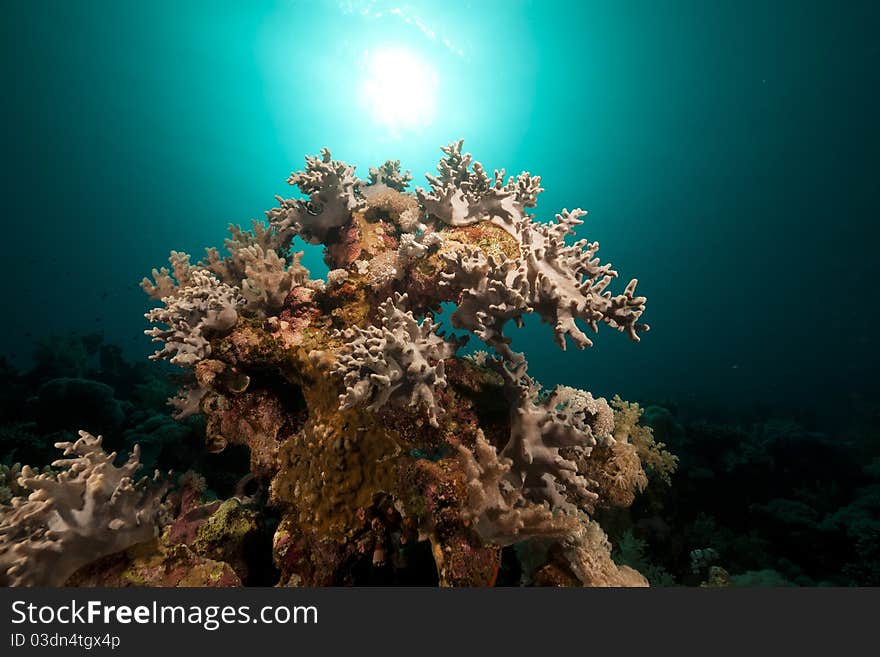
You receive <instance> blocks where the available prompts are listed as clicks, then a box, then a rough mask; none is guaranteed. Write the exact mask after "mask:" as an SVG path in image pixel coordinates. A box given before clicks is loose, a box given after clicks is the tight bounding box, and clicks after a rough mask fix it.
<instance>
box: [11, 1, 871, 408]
mask: <svg viewBox="0 0 880 657" xmlns="http://www.w3.org/2000/svg"><path fill="white" fill-rule="evenodd" d="M872 5H873V6H872ZM395 10H397V11H395ZM877 14H878V10H877V9H876V5H874V4H873V3H863V4H860V3H845V6H844V7H842V8H841V7H838V6H836V4H835V3H831V2H828V3H805V2H775V3H764V2H751V1H748V2H712V3H706V2H666V3H659V2H626V1H616V2H532V3H526V2H507V3H500V2H472V3H456V2H450V3H443V6H441V3H435V2H425V3H404V4H400V3H382V2H341V3H340V2H290V1H288V2H247V3H245V2H240V3H234V2H210V3H207V2H187V3H177V2H166V1H161V0H160V1H157V2H156V1H154V2H149V3H134V2H130V3H129V2H122V3H106V2H101V3H96V2H76V3H61V2H39V3H30V2H15V3H10V4H9V5H7V9H6V16H5V18H4V21H3V25H4V28H3V29H4V34H3V39H2V41H3V47H4V49H5V50H6V51H7V52H6V53H4V57H3V77H4V90H5V96H6V99H5V102H4V103H3V112H4V121H3V123H4V126H5V130H4V142H5V149H4V150H5V152H6V153H7V158H6V159H7V166H6V171H5V174H4V194H3V197H4V201H5V213H4V214H5V217H6V221H5V222H4V226H5V230H4V232H5V246H6V253H5V254H4V262H5V263H6V268H7V285H6V310H5V313H4V321H3V323H2V328H0V339H2V344H3V346H4V350H3V353H4V354H5V355H7V357H10V358H12V359H13V360H14V361H16V362H18V361H22V362H23V361H25V360H26V354H27V350H28V349H29V345H30V342H31V340H32V338H33V337H36V336H41V335H48V334H52V333H66V332H68V331H71V330H74V331H78V332H88V331H93V330H101V331H104V333H105V334H106V336H107V338H108V339H109V340H111V341H115V342H120V343H124V344H125V345H127V347H126V349H127V351H128V352H129V354H130V355H145V354H146V353H147V352H148V349H149V345H148V342H147V339H146V338H145V337H144V336H143V335H142V331H143V329H144V328H145V326H146V322H145V320H143V318H142V314H143V312H144V311H145V308H146V306H147V303H146V299H145V298H144V296H143V295H142V293H141V291H140V290H139V289H138V288H137V282H138V281H139V280H140V278H141V277H142V276H143V275H144V274H146V273H148V272H149V270H150V268H152V267H154V266H158V265H161V264H162V263H164V261H165V259H166V258H167V253H168V251H169V250H170V249H172V248H173V249H182V250H186V251H188V252H191V253H193V254H200V253H201V249H202V248H203V247H204V246H205V245H208V244H217V245H220V244H221V243H222V240H223V237H224V234H225V227H226V224H227V223H228V222H235V223H247V222H248V221H249V219H250V218H251V217H261V216H262V211H263V210H265V209H268V208H269V207H271V205H272V204H273V195H274V194H289V193H290V190H289V189H288V188H287V186H286V185H285V182H284V181H285V178H286V176H287V175H288V173H289V172H290V171H291V170H293V169H298V168H301V165H302V162H303V156H304V155H305V154H314V153H316V152H317V151H318V150H319V149H320V148H321V147H323V146H328V147H330V148H331V149H332V151H333V153H334V156H336V157H339V158H341V159H344V160H346V161H349V162H353V163H357V164H358V166H359V168H358V172H359V173H360V174H361V175H362V176H365V175H366V172H367V169H368V167H369V166H375V165H377V164H379V163H380V162H382V161H384V160H385V159H386V158H399V159H401V160H402V162H403V165H404V166H405V167H406V168H409V169H411V170H412V172H413V174H414V176H415V178H416V183H417V184H423V180H424V179H423V178H422V175H423V174H424V173H425V172H428V171H432V170H433V168H434V166H435V164H436V161H437V159H438V158H439V156H440V152H439V150H438V147H439V146H440V145H442V144H445V143H448V142H450V141H452V140H455V139H457V138H460V137H463V138H464V139H465V146H466V148H467V150H469V151H471V152H472V153H474V155H475V156H476V158H477V159H478V160H480V161H481V162H483V163H484V164H485V165H486V167H487V168H489V169H490V170H491V169H492V168H496V167H499V168H500V167H506V168H507V170H508V172H512V173H516V172H518V171H520V170H522V169H528V170H530V171H531V172H532V173H535V174H540V175H541V176H542V177H543V181H544V186H545V187H546V189H547V191H546V192H545V193H544V194H543V195H542V196H541V198H540V201H539V206H538V215H539V216H540V217H543V218H552V216H553V214H555V213H556V212H558V211H559V210H560V209H562V208H563V207H568V208H572V207H576V206H579V207H582V208H584V209H587V210H589V212H590V214H589V216H588V218H587V223H586V224H585V226H583V227H582V234H583V235H588V236H589V237H590V238H591V239H597V240H599V241H600V242H601V244H602V250H601V251H600V254H603V255H604V259H608V260H611V261H612V262H613V263H614V264H615V266H616V267H617V268H618V269H619V271H620V272H621V277H622V278H624V279H626V280H628V279H629V278H630V277H638V278H639V279H640V284H639V287H640V289H641V292H642V293H643V294H645V295H646V296H648V299H649V302H648V311H647V312H646V314H645V317H644V318H645V319H646V320H647V321H648V322H649V323H650V324H651V325H652V331H651V332H650V333H649V334H647V335H646V336H645V338H644V339H643V340H642V342H641V344H638V345H634V344H631V343H629V342H628V341H627V340H626V339H625V338H624V337H622V336H618V335H615V334H613V333H612V332H611V331H607V330H606V331H602V332H601V333H600V335H599V336H598V338H597V339H596V346H595V347H594V348H593V349H592V350H588V351H586V352H577V351H574V352H568V353H562V352H560V351H559V350H558V349H557V348H556V347H555V345H554V344H553V343H552V340H551V332H550V329H549V327H547V326H542V325H540V324H537V323H530V324H529V325H527V326H526V328H525V329H523V330H522V331H520V332H519V333H518V334H517V335H516V338H515V342H514V347H515V348H517V349H520V350H525V351H526V352H527V353H528V356H529V361H530V363H531V370H532V372H533V374H535V376H537V377H538V378H539V379H541V380H544V381H545V382H546V383H548V384H553V383H566V384H570V385H577V386H579V387H584V388H589V389H591V390H593V391H595V392H597V393H600V394H606V395H607V394H613V393H620V394H621V395H623V396H624V397H626V398H666V397H669V398H673V399H677V400H681V401H693V402H694V403H696V402H698V401H700V402H702V401H707V402H709V403H712V404H716V405H722V406H731V407H739V408H743V409H745V408H748V407H751V406H754V405H755V404H760V403H763V404H766V405H768V406H775V405H782V406H785V405H797V406H802V407H808V408H812V409H814V410H816V409H818V410H817V412H828V411H829V410H833V411H835V412H838V413H845V412H846V409H847V408H848V407H849V405H851V404H853V403H860V402H862V401H865V400H872V399H874V398H876V391H877V382H876V377H875V375H874V372H875V371H876V368H877V365H878V358H877V350H876V347H875V346H874V345H873V344H872V341H873V337H874V333H875V331H876V329H875V326H876V323H877V320H878V312H877V307H876V306H877V305H876V302H875V301H874V300H873V297H872V291H873V284H874V282H875V280H876V272H877V265H876V259H877V258H876V253H875V251H876V244H877V238H878V236H880V235H878V232H880V231H878V228H877V222H876V217H877V207H878V200H880V199H878V185H877V179H878V177H877V174H878V170H877V168H878V164H877V153H878V146H880V138H878V129H877V120H876V117H877V116H880V107H878V105H880V103H878V99H877V96H876V89H877V88H878V82H880V79H878V78H880V74H878V71H880V67H878V58H880V52H878V46H877V43H876V26H877ZM388 53H392V55H391V56H392V57H393V56H394V53H398V54H399V53H403V55H400V57H401V58H402V59H403V64H404V65H403V66H402V70H403V71H405V73H406V75H408V76H409V78H408V79H407V78H406V75H404V76H403V79H404V80H406V82H405V84H404V85H403V86H401V85H399V84H396V83H394V76H391V81H390V82H389V80H388V76H387V63H388V62H387V57H388V56H389V55H388ZM383 56H384V57H386V59H383ZM377 58H378V59H377ZM377 62H378V63H377ZM376 67H378V70H377V68H376ZM371 76H373V77H375V76H378V77H379V78H380V81H381V84H383V85H386V86H385V87H383V88H382V90H381V91H380V93H379V94H378V96H377V94H375V93H374V94H373V96H370V92H369V87H368V89H367V91H365V90H364V85H365V81H366V80H370V79H371ZM387 85H390V87H388V86H387ZM373 88H375V85H374V87H373ZM386 92H387V93H386ZM389 94H399V95H400V98H401V103H400V104H403V105H404V106H405V108H410V109H406V110H405V111H400V112H397V111H394V110H395V108H396V107H397V106H396V105H395V104H394V103H391V104H390V105H389V104H388V100H389V99H388V95H389ZM411 94H415V95H416V96H418V97H419V100H417V101H414V100H413V99H412V98H409V97H408V96H409V95H411ZM306 264H307V265H308V266H310V267H311V268H312V269H313V270H315V271H317V272H320V271H321V268H322V267H323V265H322V263H321V257H320V252H318V251H316V250H314V249H313V250H312V251H311V252H310V253H309V254H308V255H307V258H306ZM624 282H625V281H624ZM621 287H622V286H621Z"/></svg>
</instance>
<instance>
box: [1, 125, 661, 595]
mask: <svg viewBox="0 0 880 657" xmlns="http://www.w3.org/2000/svg"><path fill="white" fill-rule="evenodd" d="M443 154H444V157H443V159H441V161H440V163H439V165H438V175H437V176H430V175H429V176H428V183H429V189H428V190H427V191H426V190H424V189H416V190H415V192H414V193H410V192H408V191H406V190H407V187H408V185H409V183H410V181H411V179H412V177H411V176H410V174H409V172H408V171H407V172H402V171H401V167H400V163H399V162H398V161H387V162H385V163H384V164H382V165H381V166H379V167H377V168H373V169H370V173H369V180H361V179H359V178H357V176H356V175H355V167H354V166H351V165H349V164H347V163H345V162H342V161H339V160H334V159H332V156H331V154H330V151H329V150H327V149H324V150H322V151H321V153H320V154H319V155H318V156H314V157H307V158H306V165H305V169H304V170H303V171H299V172H294V173H292V174H291V176H290V177H289V179H288V182H289V183H290V184H291V185H294V186H296V187H297V188H298V190H299V192H300V194H301V196H302V197H301V198H290V199H284V198H281V197H278V206H277V207H275V208H273V209H271V210H269V211H268V212H267V213H266V216H267V220H268V223H261V222H257V221H255V222H253V224H252V228H251V229H249V230H244V229H242V228H240V227H239V226H230V228H229V230H230V237H229V238H228V239H227V240H226V243H225V248H226V254H225V255H221V253H220V252H219V251H218V250H216V249H213V248H210V249H207V252H206V255H205V257H204V259H202V260H201V261H199V262H196V263H194V262H193V259H192V258H191V257H190V256H189V255H188V254H186V253H182V252H172V253H171V256H170V258H169V262H170V269H169V268H162V269H158V270H153V272H152V280H151V279H144V280H143V282H142V284H141V285H142V287H143V289H144V291H145V292H146V293H147V294H148V295H149V296H150V298H151V299H153V300H154V301H156V302H158V303H159V305H158V306H157V307H155V308H153V309H152V310H151V311H150V312H149V313H147V315H146V317H147V318H148V320H149V321H150V322H151V323H152V324H153V325H154V326H153V327H152V328H150V329H149V330H147V331H146V333H147V335H149V336H151V337H152V338H153V340H154V341H156V342H159V343H161V348H160V349H159V350H158V351H156V353H155V354H153V356H152V358H153V360H156V361H167V363H170V364H171V365H175V366H178V367H181V368H183V369H184V370H185V373H184V374H183V375H182V376H181V377H179V380H180V381H181V383H182V387H181V388H180V389H179V391H178V393H177V394H176V395H173V396H172V397H171V398H170V400H169V403H170V404H171V405H172V406H173V407H174V408H175V409H176V413H175V415H176V417H177V418H178V419H179V421H181V422H182V424H181V425H180V426H181V427H182V429H181V430H180V431H179V432H178V431H175V430H174V429H173V427H172V426H170V425H169V424H168V421H167V420H166V419H164V418H161V417H157V416H155V415H151V414H149V413H148V414H145V415H141V416H138V417H136V418H134V419H132V420H131V421H129V420H128V419H127V418H125V417H120V416H119V413H118V412H117V411H118V406H114V404H117V405H118V403H119V402H118V401H117V400H116V399H115V397H114V389H113V388H112V387H111V386H109V385H107V386H104V388H101V387H100V385H98V384H95V385H92V384H88V385H84V384H79V388H77V389H82V390H84V391H85V392H83V393H82V394H88V395H91V397H93V398H94V399H96V400H98V401H97V402H96V404H97V406H98V408H99V409H101V410H106V411H107V413H109V416H108V417H109V418H110V420H106V422H109V423H110V424H112V425H113V426H114V428H117V429H118V428H120V427H122V428H121V429H120V433H121V436H122V439H123V442H124V443H125V444H128V445H130V444H131V443H132V442H134V441H137V442H144V443H145V445H148V446H149V450H148V452H149V454H148V456H147V457H146V458H147V459H148V460H149V461H150V462H157V461H160V460H162V459H167V458H170V457H169V456H167V455H166V452H167V450H166V446H167V445H169V444H173V443H174V442H175V441H182V442H186V441H187V440H188V439H189V437H190V436H191V435H192V434H191V433H190V432H189V430H188V429H187V427H188V425H187V424H186V422H188V421H189V420H187V418H189V417H190V416H193V415H196V414H201V415H202V416H203V419H204V437H205V444H204V446H203V448H202V453H201V454H200V455H198V456H196V457H195V458H194V460H198V459H207V458H208V456H206V455H211V456H212V457H213V458H223V455H228V459H229V460H230V461H234V462H236V463H237V464H238V465H239V467H240V468H241V476H240V477H239V478H238V479H237V480H234V481H232V482H217V480H216V479H215V480H214V481H215V482H217V483H216V484H215V485H217V486H220V484H221V483H222V486H223V487H224V488H225V492H224V494H220V495H218V494H216V491H212V490H209V489H208V484H207V482H206V480H202V479H200V478H199V477H197V476H192V475H187V476H186V477H184V480H183V481H182V483H181V485H180V488H179V489H178V490H176V491H175V492H174V493H172V494H170V495H168V496H167V497H166V488H165V486H157V487H150V486H148V485H147V482H146V481H142V482H139V483H137V484H135V483H134V482H133V480H132V476H133V473H134V471H135V470H136V469H137V468H138V467H139V451H138V450H137V449H134V450H133V451H132V456H131V457H130V459H129V461H128V462H127V463H126V464H125V465H123V466H122V467H121V468H116V467H115V466H113V464H112V459H113V457H114V455H107V454H106V453H105V452H104V451H103V450H102V448H101V441H100V439H95V438H92V437H91V435H89V434H87V433H85V432H83V433H82V434H81V435H82V438H81V439H80V440H79V441H77V442H76V443H59V447H61V448H63V449H65V450H66V451H65V454H67V455H73V456H74V458H72V459H69V460H66V461H58V462H56V463H55V464H54V467H57V468H60V469H61V470H62V471H61V472H59V473H57V474H55V473H51V474H45V475H39V476H37V475H34V474H33V472H32V471H31V470H29V469H27V468H24V469H22V471H21V474H20V476H19V477H18V482H19V484H20V486H22V487H23V489H22V490H16V491H14V492H10V495H15V496H14V497H13V499H12V503H11V505H8V506H6V507H0V509H2V510H0V513H2V514H3V516H2V517H3V521H2V523H0V527H2V529H0V535H2V543H0V546H2V547H0V563H2V564H3V566H4V567H3V572H5V577H7V578H8V581H9V582H10V583H16V584H34V583H52V584H60V583H63V582H65V581H70V582H72V583H78V584H82V585H106V584H115V585H123V584H124V585H156V584H161V585H175V586H177V585H190V584H199V585H235V584H254V583H266V582H279V583H281V584H283V585H306V586H310V585H328V584H351V583H357V582H359V581H364V575H363V573H365V572H366V573H371V575H370V576H371V577H372V576H376V577H378V576H379V574H380V573H384V574H383V575H382V577H384V578H385V581H390V582H392V583H406V582H414V583H437V584H440V585H444V586H486V585H493V584H495V583H497V582H498V580H499V577H501V576H503V577H505V578H508V580H507V581H509V579H510V578H511V577H518V578H519V581H521V582H523V583H532V584H541V585H558V586H629V585H637V586H641V585H645V584H646V583H647V582H646V580H645V578H644V577H643V576H642V575H640V574H639V573H638V572H636V571H635V570H634V569H632V568H630V567H628V566H622V565H618V564H616V563H615V562H614V560H613V559H612V557H611V544H610V542H609V540H608V537H607V535H606V533H605V531H604V530H603V527H601V526H600V523H599V520H598V514H599V513H601V512H602V511H603V510H606V509H612V508H620V507H627V506H629V505H630V504H632V502H633V500H634V498H635V496H636V495H637V493H638V492H640V491H641V490H642V489H644V488H645V486H646V484H647V481H648V479H647V475H646V472H645V468H647V469H648V470H649V472H657V473H658V475H659V476H660V477H661V478H667V477H668V475H669V474H670V473H671V471H672V470H673V469H674V467H675V462H674V457H671V456H670V455H669V454H668V452H665V451H664V450H663V445H662V444H657V443H654V442H653V439H652V437H651V434H650V431H649V430H645V429H643V428H641V427H640V426H639V424H638V421H639V415H640V411H639V410H638V407H635V406H629V405H626V404H625V403H624V402H621V401H620V400H618V399H615V401H614V402H612V404H611V405H609V404H608V402H607V401H606V400H605V399H604V398H602V397H596V396H593V395H592V394H591V393H589V392H587V391H585V390H579V389H576V388H572V387H568V386H556V387H553V388H548V389H545V388H544V387H542V386H541V385H540V384H539V383H538V382H537V381H535V380H534V379H533V378H532V377H530V376H529V375H528V374H527V368H528V364H527V361H526V356H525V355H524V354H521V353H516V352H514V351H513V350H512V349H511V347H510V335H509V333H507V330H508V327H507V325H508V323H509V321H511V320H512V322H513V323H514V324H517V325H520V324H522V322H523V319H524V317H525V316H526V315H529V314H534V315H536V316H538V317H540V318H541V319H542V320H543V321H545V322H547V323H549V324H550V326H551V327H552V332H553V337H554V341H555V343H556V344H557V345H558V346H559V347H560V348H562V349H565V347H566V343H567V341H568V340H569V339H570V340H571V341H572V342H573V343H574V344H575V345H576V346H577V347H579V348H584V347H587V346H591V345H592V340H591V339H590V338H589V337H588V336H587V334H586V332H585V331H586V330H590V331H592V332H597V331H598V330H599V326H600V324H605V325H607V326H610V327H611V328H613V329H615V330H618V331H620V332H624V333H625V334H626V335H627V336H628V337H629V338H630V339H631V340H634V341H638V340H639V334H640V333H641V332H642V331H645V330H647V328H648V327H647V325H645V324H643V323H641V321H640V318H641V315H642V313H643V311H644V309H645V298H644V297H642V296H637V295H636V293H635V286H636V281H635V279H633V280H632V281H631V282H630V283H629V284H628V285H626V286H625V287H624V290H623V292H622V293H620V294H617V295H612V292H611V291H610V290H609V287H610V285H611V283H612V281H613V279H614V278H616V277H617V272H616V271H614V270H613V269H611V267H610V265H608V264H601V263H600V261H599V259H598V258H597V250H598V244H597V243H595V242H590V241H588V240H586V239H575V240H574V241H570V240H569V237H572V236H574V235H575V233H576V232H578V231H579V226H580V224H581V223H582V221H581V217H582V216H583V215H584V214H585V213H584V212H583V211H581V210H579V209H575V210H572V211H570V212H569V211H568V210H563V211H562V212H561V213H559V214H557V215H556V218H555V220H554V221H550V222H541V221H538V220H536V219H535V218H534V217H533V216H532V215H530V214H528V211H529V210H531V209H532V208H534V207H535V206H536V204H537V197H538V195H539V194H540V193H541V192H542V191H543V190H542V188H541V179H540V178H539V177H537V176H532V175H531V174H529V173H527V172H523V173H521V174H520V175H518V176H516V177H511V178H508V179H507V180H506V181H505V174H504V171H496V172H495V173H494V175H493V176H491V177H490V176H489V175H488V174H487V172H486V170H485V169H484V168H483V166H482V165H481V164H480V163H479V162H476V161H474V160H473V158H472V156H471V155H470V154H468V153H463V152H462V142H461V141H459V142H455V143H453V144H450V145H449V146H446V147H444V148H443ZM295 238H298V239H301V240H304V241H305V242H308V243H311V244H322V245H323V247H324V259H325V261H326V263H327V265H328V268H329V273H328V275H327V276H326V280H325V281H321V280H313V279H312V278H311V277H310V274H309V272H308V271H307V270H306V269H305V268H304V267H303V266H302V264H301V261H300V258H301V256H302V254H301V253H292V252H291V251H292V246H293V241H294V239H295ZM450 304H451V305H454V309H453V310H452V312H451V313H450V316H449V318H448V322H447V323H450V324H451V325H452V327H454V328H456V329H461V330H464V331H466V332H468V333H469V334H470V336H467V337H474V338H476V339H479V340H481V341H482V342H483V346H485V348H486V349H487V351H485V352H477V353H475V354H472V355H470V356H463V355H459V352H460V351H461V350H462V347H463V346H464V344H465V342H466V338H465V337H459V336H447V335H445V334H444V333H443V332H442V331H440V327H441V324H443V321H442V318H441V320H440V321H438V317H440V316H441V315H442V312H443V309H444V307H445V306H446V305H450ZM111 356H112V354H109V353H108V355H107V358H108V362H109V360H112V358H111ZM167 363H166V364H167ZM58 376H61V375H60V374H56V377H58ZM66 376H67V377H68V378H66V379H59V381H62V382H67V383H64V386H68V387H69V386H70V385H71V384H70V383H69V382H70V381H74V382H76V381H77V379H75V378H72V377H75V376H83V372H82V371H77V372H75V373H73V374H69V375H66ZM53 385H55V386H56V387H58V386H61V383H55V384H53ZM98 388H100V392H101V394H98ZM105 388H106V389H105ZM65 390H66V388H65ZM46 394H47V395H48V393H46ZM138 394H143V395H149V396H151V397H154V396H155V394H156V391H155V390H150V389H147V388H146V387H144V386H143V384H142V387H141V388H140V389H139V391H138ZM114 409H116V410H114ZM96 417H98V419H99V420H100V421H101V422H105V420H104V419H101V418H102V416H100V415H96ZM97 421H98V420H95V422H97ZM114 422H115V424H114ZM59 428H68V427H66V426H65V427H59ZM184 452H185V450H184ZM188 467H190V466H187V467H186V468H185V469H188ZM7 486H8V484H7ZM27 490H32V491H34V492H31V493H30V494H29V495H28V497H27V498H26V499H25V498H23V497H22V496H23V495H24V493H26V492H27ZM10 491H12V489H11V488H10ZM253 554H262V555H264V558H262V560H260V559H259V558H258V559H257V560H256V561H254V558H253ZM511 554H517V555H520V557H521V558H520V561H521V563H520V566H519V575H517V576H512V575H510V574H509V573H507V572H506V566H505V565H504V559H505V558H504V555H508V557H509V555H511ZM87 555H88V556H87ZM50 558H52V559H58V560H59V563H60V564H61V565H60V566H59V565H58V564H56V566H55V567H54V568H53V569H52V571H51V575H49V574H48V573H49V572H50V571H49V570H48V569H45V568H42V566H41V564H42V563H44V561H45V560H46V559H50ZM97 559H100V561H98V562H96V560H97ZM425 564H428V567H427V568H426V566H425ZM151 569H153V570H156V569H158V570H161V571H162V572H163V573H164V575H162V576H157V575H155V574H153V575H151V574H150V573H151ZM41 573H42V574H41ZM425 573H428V575H427V577H426V576H425ZM41 578H42V579H41ZM47 578H48V579H47Z"/></svg>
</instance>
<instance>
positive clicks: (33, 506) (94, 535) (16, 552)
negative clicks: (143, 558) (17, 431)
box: [0, 431, 167, 586]
mask: <svg viewBox="0 0 880 657" xmlns="http://www.w3.org/2000/svg"><path fill="white" fill-rule="evenodd" d="M56 447H58V448H59V449H61V450H63V452H64V456H66V457H69V458H64V459H59V460H57V461H55V462H54V463H53V464H52V467H53V468H58V469H59V470H60V472H58V473H57V474H55V473H43V474H37V473H35V472H34V471H33V470H31V469H30V468H29V467H27V466H25V467H24V468H22V469H21V474H20V476H19V478H18V484H19V486H21V487H22V488H23V489H26V490H31V491H33V492H31V493H30V494H29V495H27V497H24V496H19V497H14V498H13V499H12V500H11V504H10V505H9V506H3V507H0V584H3V585H30V586H60V585H61V584H63V583H64V582H65V581H66V580H67V578H68V577H70V576H71V575H72V574H73V573H74V572H75V571H76V570H77V569H78V568H80V567H82V566H84V565H87V564H89V563H91V562H92V561H95V560H96V559H99V558H101V557H103V556H106V555H110V554H113V553H114V552H119V551H120V550H125V549H126V548H128V547H130V546H132V545H135V544H137V543H142V542H144V541H148V540H150V539H151V538H153V537H155V536H156V535H157V533H158V527H159V525H160V524H161V523H162V520H163V518H162V515H163V510H164V507H163V498H164V496H165V492H166V491H167V484H164V485H157V486H151V485H150V483H149V481H148V479H147V478H146V477H145V478H143V479H141V480H140V481H135V480H134V475H135V473H136V472H137V470H138V469H140V467H141V464H140V461H139V459H138V450H137V449H136V448H135V450H134V451H133V453H132V455H131V457H130V458H129V459H128V461H126V462H125V463H124V464H123V465H122V466H121V467H116V466H114V465H113V460H114V458H115V457H116V454H115V453H113V454H107V453H106V452H105V451H104V450H103V449H102V447H101V437H100V436H99V437H97V438H95V437H94V436H92V435H90V434H89V433H87V432H85V431H81V432H80V438H79V440H77V441H76V442H72V443H71V442H67V443H58V444H57V445H56ZM156 477H157V478H158V473H156Z"/></svg>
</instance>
